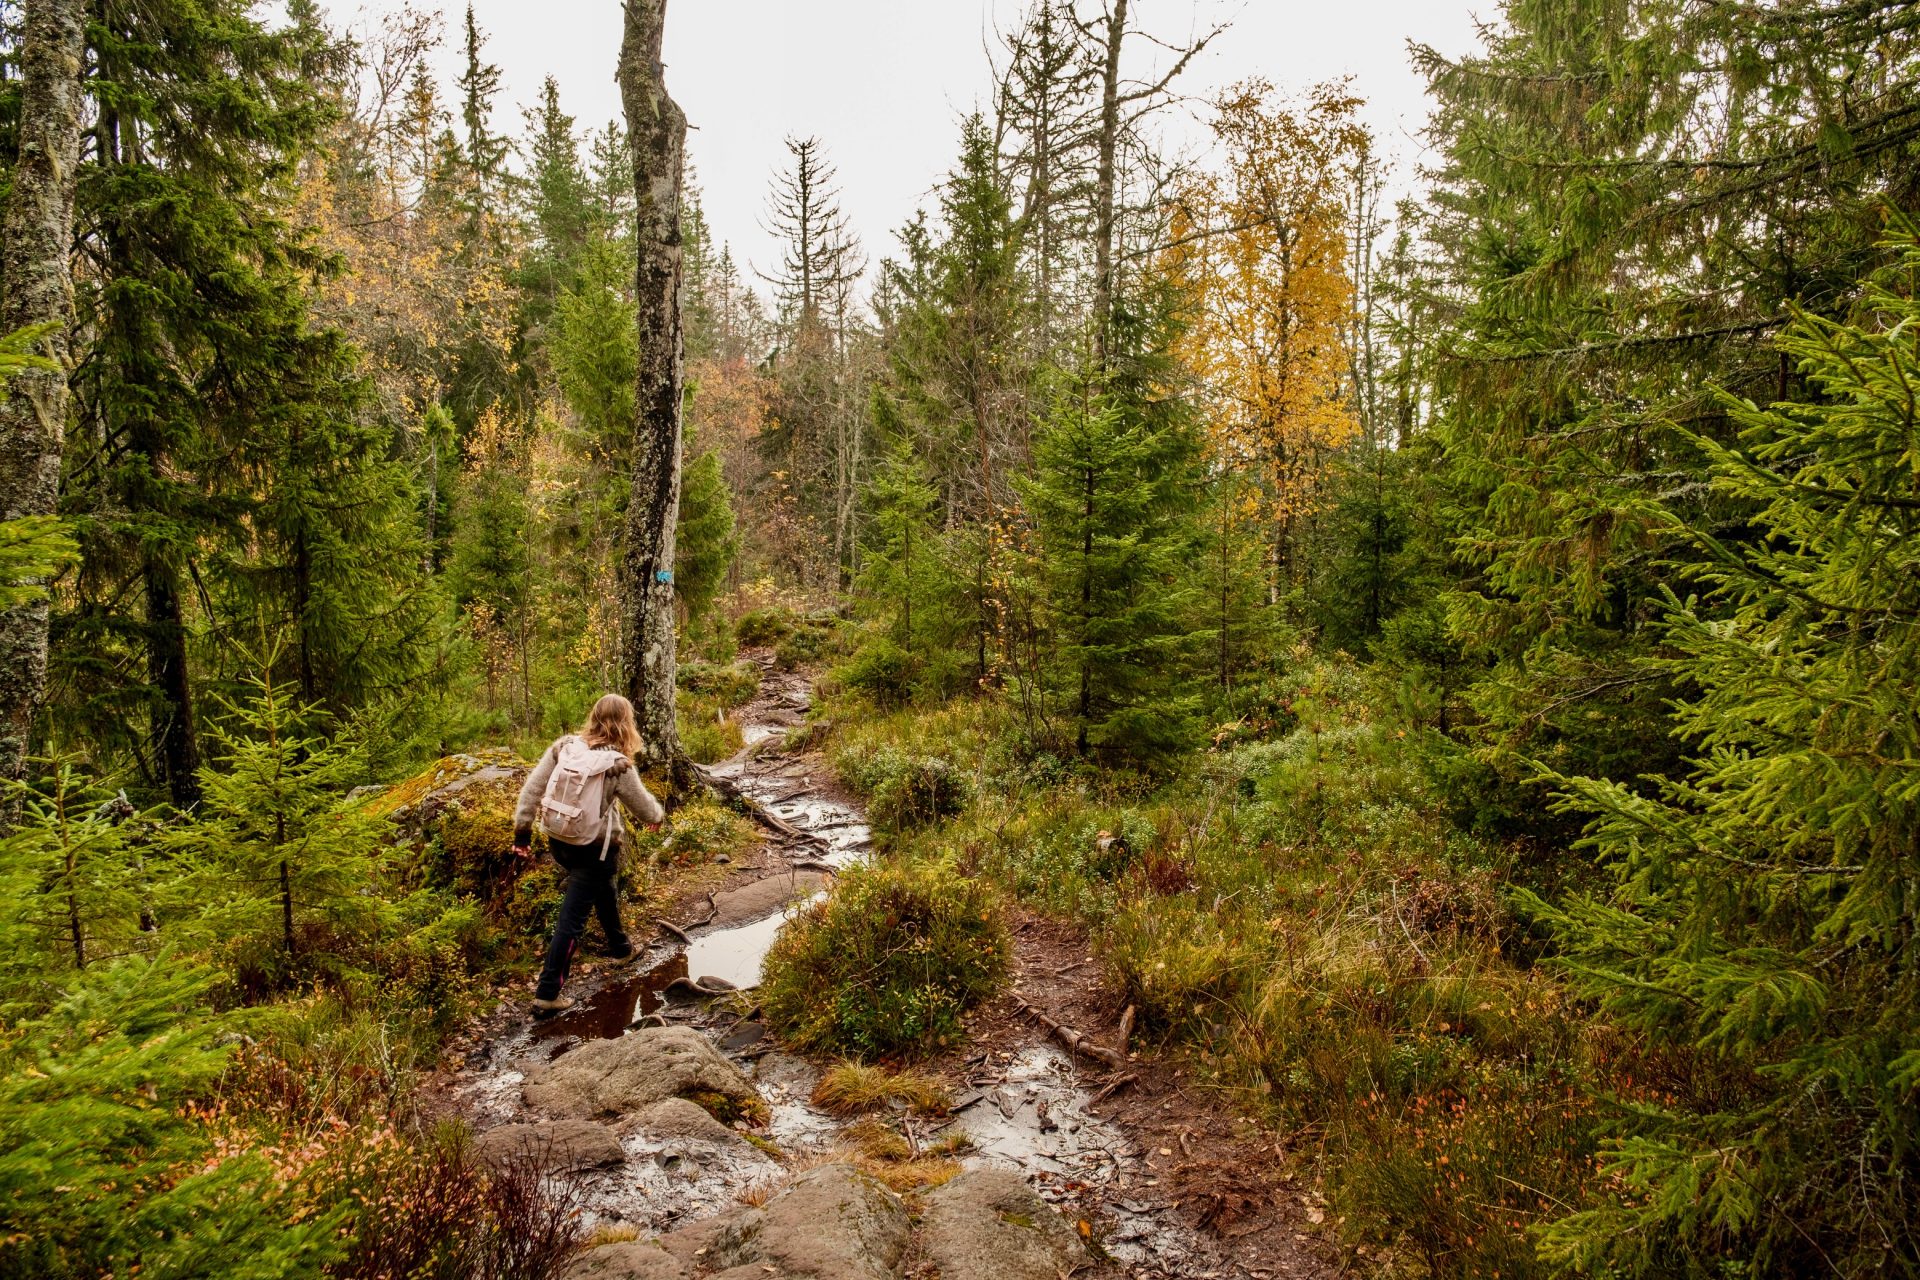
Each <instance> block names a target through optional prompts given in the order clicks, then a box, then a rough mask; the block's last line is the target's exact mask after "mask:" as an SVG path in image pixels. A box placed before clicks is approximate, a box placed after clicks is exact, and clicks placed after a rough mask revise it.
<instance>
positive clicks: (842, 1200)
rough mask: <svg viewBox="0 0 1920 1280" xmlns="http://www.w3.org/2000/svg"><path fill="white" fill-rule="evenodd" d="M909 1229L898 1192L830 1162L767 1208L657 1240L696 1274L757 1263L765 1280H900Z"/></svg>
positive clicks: (796, 1182) (722, 1217) (790, 1185)
mask: <svg viewBox="0 0 1920 1280" xmlns="http://www.w3.org/2000/svg"><path fill="white" fill-rule="evenodd" d="M912 1232H913V1224H912V1222H911V1221H910V1220H909V1219H908V1217H907V1210H906V1206H905V1205H903V1204H901V1203H900V1197H898V1196H896V1195H894V1194H893V1192H891V1191H889V1190H887V1189H886V1188H885V1187H884V1186H882V1185H881V1184H880V1183H879V1182H877V1181H875V1180H874V1179H873V1178H870V1177H868V1176H867V1175H866V1174H864V1173H861V1172H859V1171H858V1170H856V1169H854V1168H853V1167H852V1166H851V1165H845V1164H829V1165H822V1166H821V1167H819V1168H818V1169H811V1170H809V1171H808V1172H806V1173H803V1174H801V1175H800V1176H799V1177H797V1178H795V1179H794V1180H793V1181H792V1182H790V1183H788V1184H787V1188H786V1190H784V1191H782V1192H780V1194H778V1195H776V1196H774V1197H773V1198H772V1199H771V1200H769V1201H767V1203H766V1205H765V1206H764V1207H762V1208H758V1209H752V1208H747V1209H736V1210H734V1211H733V1212H731V1213H725V1214H721V1215H720V1216H718V1217H715V1218H708V1219H706V1220H705V1221H702V1222H696V1223H694V1224H693V1225H692V1226H689V1227H683V1228H682V1229H680V1230H679V1231H675V1232H673V1233H672V1234H671V1235H668V1236H664V1237H662V1238H661V1241H660V1244H661V1247H662V1248H664V1249H665V1250H666V1251H667V1252H668V1253H671V1254H673V1255H674V1256H675V1257H677V1258H679V1259H680V1260H681V1262H682V1263H683V1264H685V1265H686V1266H687V1268H688V1269H689V1270H695V1269H696V1268H697V1269H698V1273H699V1274H705V1273H706V1272H709V1271H710V1272H714V1273H717V1274H721V1275H725V1274H727V1273H729V1272H730V1271H732V1270H733V1269H735V1268H753V1269H754V1270H755V1271H757V1273H758V1274H759V1275H762V1276H764V1277H766V1278H767V1280H815V1278H817V1280H896V1278H897V1277H898V1276H899V1275H900V1264H901V1260H902V1259H903V1258H904V1257H905V1256H906V1252H907V1241H908V1239H909V1238H910V1237H911V1235H912ZM752 1273H753V1272H749V1271H746V1270H743V1271H742V1272H741V1274H742V1275H746V1274H752Z"/></svg>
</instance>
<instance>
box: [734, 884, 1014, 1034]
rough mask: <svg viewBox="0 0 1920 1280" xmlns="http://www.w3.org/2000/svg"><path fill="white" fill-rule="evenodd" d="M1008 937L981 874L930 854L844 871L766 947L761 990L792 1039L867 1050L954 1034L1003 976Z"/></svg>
mask: <svg viewBox="0 0 1920 1280" xmlns="http://www.w3.org/2000/svg"><path fill="white" fill-rule="evenodd" d="M1009 949H1010V944H1009V941H1008V938H1007V931H1006V925H1005V923H1004V922H1003V920H1002V916H1001V910H1000V905H999V901H998V899H997V897H996V895H995V894H994V892H993V890H992V889H991V888H990V887H989V886H988V885H986V884H985V883H983V882H981V881H978V880H972V879H968V878H967V877H964V876H962V875H960V874H959V873H958V872H956V871H955V870H953V869H952V868H951V867H949V866H947V865H946V864H944V863H940V862H931V861H929V862H922V863H914V864H902V865H884V864H883V865H877V866H872V867H866V868H860V869H857V870H853V871H849V872H848V873H846V875H844V876H843V877H841V879H840V881H839V882H838V883H837V884H836V885H835V886H834V888H833V891H832V893H830V894H829V895H828V896H827V898H826V899H825V900H824V901H822V902H819V903H816V904H815V905H814V906H812V907H809V908H808V909H806V910H805V911H803V912H802V913H801V914H800V915H799V916H798V917H797V918H796V919H795V920H794V921H793V922H792V923H791V924H789V925H788V926H787V927H786V928H785V929H784V930H783V931H782V932H781V933H780V936H779V937H778V938H777V939H776V940H775V941H774V944H773V947H772V949H771V950H769V951H768V953H767V959H766V966H765V971H764V975H763V977H762V980H761V995H762V998H763V1000H764V1003H765V1007H766V1011H767V1017H768V1019H769V1021H770V1022H771V1023H772V1025H773V1026H774V1028H775V1029H776V1030H777V1031H779V1032H780V1033H781V1034H782V1035H783V1036H784V1037H785V1038H786V1039H787V1040H788V1041H790V1042H791V1043H793V1044H794V1045H796V1046H798V1047H800V1048H803V1049H810V1050H816V1051H827V1052H837V1053H843V1054H846V1055H848V1056H850V1057H854V1058H858V1059H871V1058H875V1057H879V1056H881V1055H884V1054H889V1053H897V1052H919V1051H926V1050H930V1049H934V1048H937V1047H939V1046H943V1045H947V1044H951V1043H953V1042H954V1041H955V1040H956V1039H958V1038H959V1036H960V1034H961V1019H962V1016H963V1015H964V1014H965V1013H966V1011H967V1010H968V1009H970V1008H972V1007H973V1006H974V1005H975V1004H976V1003H978V1002H979V1001H980V1000H982V999H983V998H985V997H986V996H987V995H988V994H990V993H991V992H992V991H993V990H994V989H995V988H996V987H997V986H998V985H999V984H1000V982H1001V981H1002V980H1003V979H1004V978H1005V976H1006V972H1007V957H1008V954H1009Z"/></svg>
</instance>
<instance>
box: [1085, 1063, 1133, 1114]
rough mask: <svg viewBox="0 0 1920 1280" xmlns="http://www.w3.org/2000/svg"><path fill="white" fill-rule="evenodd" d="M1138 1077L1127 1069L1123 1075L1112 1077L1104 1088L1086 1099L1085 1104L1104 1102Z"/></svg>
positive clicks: (1093, 1105) (1091, 1105)
mask: <svg viewBox="0 0 1920 1280" xmlns="http://www.w3.org/2000/svg"><path fill="white" fill-rule="evenodd" d="M1139 1078H1140V1077H1139V1076H1138V1075H1135V1074H1134V1073H1133V1072H1131V1071H1129V1072H1128V1073H1127V1074H1126V1075H1124V1076H1116V1077H1114V1078H1113V1079H1112V1080H1110V1081H1108V1082H1107V1085H1106V1087H1105V1088H1104V1089H1102V1090H1100V1092H1098V1093H1096V1094H1094V1095H1093V1096H1092V1097H1091V1098H1088V1099H1087V1105H1088V1106H1090V1107H1096V1106H1099V1105H1100V1104H1101V1103H1103V1102H1105V1101H1106V1100H1107V1099H1108V1098H1111V1097H1112V1096H1113V1095H1114V1094H1116V1093H1118V1092H1120V1091H1121V1090H1122V1089H1124V1088H1126V1087H1127V1086H1128V1085H1130V1084H1132V1083H1133V1082H1134V1081H1136V1080H1138V1079H1139Z"/></svg>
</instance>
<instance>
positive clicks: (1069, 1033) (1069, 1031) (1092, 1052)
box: [1013, 995, 1127, 1070]
mask: <svg viewBox="0 0 1920 1280" xmlns="http://www.w3.org/2000/svg"><path fill="white" fill-rule="evenodd" d="M1013 1002H1014V1003H1015V1004H1017V1005H1019V1006H1020V1008H1021V1009H1022V1010H1024V1011H1025V1012H1026V1014H1027V1015H1028V1016H1029V1017H1031V1018H1033V1019H1034V1021H1036V1022H1038V1023H1039V1024H1040V1025H1041V1026H1043V1027H1045V1028H1046V1029H1047V1031H1048V1033H1049V1034H1051V1035H1052V1036H1053V1038H1054V1039H1056V1040H1058V1041H1059V1042H1060V1043H1061V1044H1063V1045H1065V1046H1066V1047H1067V1048H1068V1049H1069V1050H1070V1051H1072V1052H1074V1053H1084V1054H1086V1055H1087V1056H1088V1057H1089V1058H1093V1059H1095V1060H1096V1061H1099V1062H1104V1063H1106V1064H1107V1065H1108V1066H1109V1067H1112V1068H1114V1069H1115V1070H1118V1069H1119V1068H1121V1067H1124V1066H1126V1065H1127V1058H1126V1055H1125V1054H1121V1053H1115V1052H1114V1051H1113V1050H1112V1049H1109V1048H1107V1047H1106V1046H1105V1045H1103V1044H1095V1043H1094V1042H1093V1041H1092V1040H1089V1039H1088V1038H1087V1037H1086V1036H1083V1035H1081V1034H1080V1033H1079V1032H1078V1031H1075V1030H1074V1029H1073V1028H1072V1027H1069V1026H1067V1025H1065V1024H1064V1023H1059V1022H1055V1021H1054V1020H1053V1019H1052V1018H1049V1017H1048V1016H1047V1015H1046V1014H1044V1013H1042V1012H1040V1011H1039V1010H1038V1009H1036V1008H1034V1007H1033V1006H1032V1005H1030V1004H1028V1003H1027V1002H1026V1001H1025V1000H1023V999H1021V998H1020V997H1019V996H1018V995H1015V996H1014V997H1013Z"/></svg>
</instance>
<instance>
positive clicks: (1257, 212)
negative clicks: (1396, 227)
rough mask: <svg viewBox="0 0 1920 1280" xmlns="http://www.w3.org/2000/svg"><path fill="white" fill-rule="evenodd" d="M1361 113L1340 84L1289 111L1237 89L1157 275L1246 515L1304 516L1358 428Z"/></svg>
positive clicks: (1218, 454)
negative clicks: (1353, 236)
mask: <svg viewBox="0 0 1920 1280" xmlns="http://www.w3.org/2000/svg"><path fill="white" fill-rule="evenodd" d="M1358 106H1359V100H1358V99H1357V98H1354V97H1353V96H1352V95H1350V94H1349V93H1348V92H1347V91H1346V89H1345V88H1344V86H1342V85H1339V84H1330V85H1321V86H1319V87H1318V88H1316V89H1314V90H1313V91H1312V92H1311V93H1310V94H1309V95H1308V98H1307V100H1306V101H1305V102H1304V103H1302V104H1300V105H1299V106H1298V107H1297V108H1294V107H1289V106H1287V105H1285V104H1279V103H1276V101H1275V94H1274V91H1273V89H1272V87H1271V86H1270V85H1268V84H1266V83H1264V82H1262V81H1250V82H1248V83H1246V84H1243V85H1240V86H1237V87H1236V88H1234V89H1233V90H1231V91H1230V92H1229V93H1228V94H1227V95H1226V96H1225V97H1223V98H1222V99H1221V100H1220V101H1219V102H1218V103H1217V104H1216V108H1217V111H1218V115H1217V117H1216V119H1215V122H1214V134H1215V138H1216V140H1217V142H1218V143H1219V145H1220V147H1221V149H1222V150H1223V152H1224V153H1225V164H1224V166H1223V168H1222V169H1221V171H1219V172H1216V173H1211V174H1206V175H1203V176H1201V177H1199V178H1197V179H1195V180H1194V181H1192V182H1191V183H1189V184H1188V185H1187V187H1186V188H1185V189H1184V190H1183V191H1182V193H1181V195H1180V197H1179V199H1178V200H1177V201H1176V203H1175V207H1174V210H1173V224H1172V235H1171V237H1170V239H1171V244H1172V247H1171V248H1170V249H1168V250H1167V251H1166V258H1165V266H1166V269H1167V271H1168V273H1169V274H1170V276H1171V277H1172V278H1173V279H1174V280H1175V281H1176V282H1178V283H1179V285H1180V286H1181V287H1182V288H1183V289H1184V291H1185V293H1186V295H1187V299H1188V305H1189V327H1188V329H1187V331H1186V333H1185V334H1184V336H1183V338H1182V339H1181V342H1180V344H1179V347H1178V351H1177V354H1178V355H1179V356H1180V358H1181V359H1182V360H1183V361H1184V362H1185V363H1186V365H1187V366H1188V368H1190V369H1191V370H1192V371H1193V372H1194V374H1195V376H1196V378H1197V379H1198V381H1199V383H1200V386H1201V388H1202V395H1203V396H1204V397H1205V399H1206V402H1207V410H1208V412H1207V421H1208V424H1209V435H1210V444H1211V448H1212V452H1213V456H1214V459H1215V462H1216V465H1218V466H1219V467H1221V468H1222V469H1223V470H1227V471H1230V472H1234V473H1237V474H1239V475H1241V476H1244V477H1246V478H1248V479H1249V480H1250V481H1251V482H1252V483H1249V484H1246V485H1242V486H1240V490H1241V492H1243V493H1244V494H1245V495H1246V497H1245V500H1244V507H1245V510H1244V511H1243V512H1242V513H1241V514H1243V515H1245V516H1248V517H1251V518H1255V519H1261V520H1269V521H1285V520H1289V519H1291V518H1292V517H1295V516H1298V515H1302V514H1305V513H1306V512H1308V511H1309V510H1311V508H1312V503H1313V498H1314V492H1315V489H1316V488H1317V483H1318V479H1319V473H1320V469H1321V467H1322V466H1323V465H1324V464H1325V462H1326V460H1327V458H1328V456H1329V455H1330V454H1331V453H1332V452H1333V451H1334V450H1336V449H1338V448H1340V447H1341V446H1342V445H1344V444H1345V443H1347V441H1349V440H1350V439H1351V438H1352V437H1353V436H1354V435H1355V433H1356V432H1357V431H1358V429H1359V424H1358V421H1357V419H1356V418H1355V416H1354V412H1353V408H1352V405H1351V404H1350V402H1349V399H1348V396H1347V377H1348V370H1349V368H1350V367H1351V364H1350V353H1349V351H1348V339H1347V334H1348V333H1349V331H1350V329H1351V327H1352V318H1353V310H1354V290H1353V282H1352V279H1351V277H1350V275H1349V272H1348V261H1347V251H1348V242H1347V233H1346V224H1345V207H1344V203H1343V201H1344V188H1343V183H1344V182H1345V181H1346V180H1347V178H1348V176H1349V175H1350V174H1351V172H1352V166H1353V163H1354V161H1355V159H1356V158H1357V157H1358V156H1359V155H1360V154H1361V153H1362V151H1363V149H1364V147H1365V144H1366V134H1365V132H1364V130H1363V129H1362V128H1361V127H1360V125H1359V124H1358V123H1357V121H1356V120H1355V118H1354V113H1355V111H1356V109H1357V108H1358Z"/></svg>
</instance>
